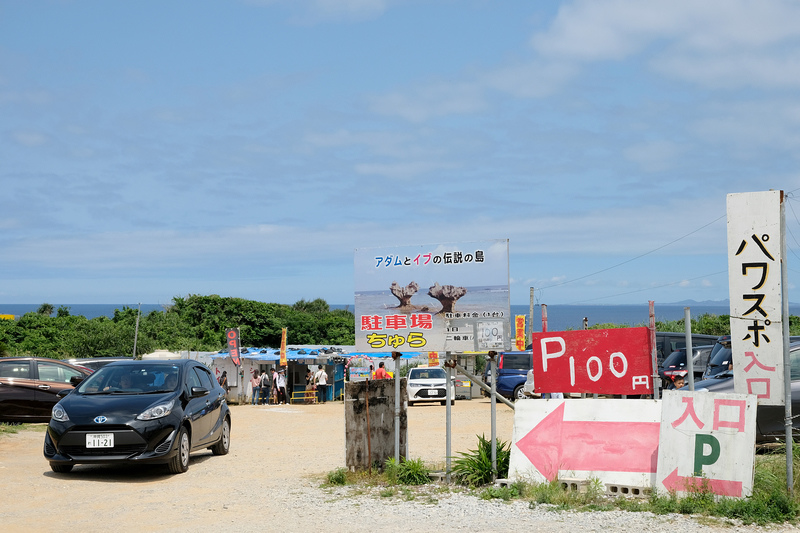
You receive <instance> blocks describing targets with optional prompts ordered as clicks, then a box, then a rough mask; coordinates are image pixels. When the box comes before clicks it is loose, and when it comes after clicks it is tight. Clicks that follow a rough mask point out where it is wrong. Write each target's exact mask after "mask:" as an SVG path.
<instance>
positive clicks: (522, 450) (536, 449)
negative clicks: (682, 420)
mask: <svg viewBox="0 0 800 533" xmlns="http://www.w3.org/2000/svg"><path fill="white" fill-rule="evenodd" d="M660 420H661V403H660V401H658V400H611V399H600V400H578V399H575V400H526V401H518V402H517V403H516V407H515V410H514V434H513V438H512V443H513V445H512V446H511V459H510V463H509V479H511V480H514V481H516V480H532V481H537V482H544V481H552V480H554V479H559V478H564V477H570V478H578V479H587V480H588V479H599V480H600V481H601V482H602V483H605V484H617V485H627V486H634V487H642V488H649V487H652V486H653V482H654V481H655V475H656V458H657V456H658V435H659V422H660Z"/></svg>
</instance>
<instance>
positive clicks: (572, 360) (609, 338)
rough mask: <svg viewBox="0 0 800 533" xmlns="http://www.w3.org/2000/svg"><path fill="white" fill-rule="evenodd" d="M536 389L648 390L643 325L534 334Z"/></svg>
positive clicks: (648, 359) (647, 348)
mask: <svg viewBox="0 0 800 533" xmlns="http://www.w3.org/2000/svg"><path fill="white" fill-rule="evenodd" d="M532 349H533V375H534V376H536V392H564V393H568V392H581V393H590V394H630V395H636V394H651V393H652V392H653V387H652V380H651V376H652V374H653V372H652V367H653V364H652V359H651V357H650V332H649V330H648V329H647V328H618V329H593V330H578V331H555V332H547V333H534V334H533V347H532Z"/></svg>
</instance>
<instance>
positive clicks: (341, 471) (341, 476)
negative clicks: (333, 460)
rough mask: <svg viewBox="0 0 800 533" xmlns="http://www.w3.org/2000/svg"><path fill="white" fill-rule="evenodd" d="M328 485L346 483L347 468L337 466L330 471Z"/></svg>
mask: <svg viewBox="0 0 800 533" xmlns="http://www.w3.org/2000/svg"><path fill="white" fill-rule="evenodd" d="M327 478H328V485H346V484H347V469H346V468H344V467H340V468H337V469H336V470H333V471H332V472H328V476H327Z"/></svg>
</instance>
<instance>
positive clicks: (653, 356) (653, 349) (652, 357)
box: [648, 300, 661, 400]
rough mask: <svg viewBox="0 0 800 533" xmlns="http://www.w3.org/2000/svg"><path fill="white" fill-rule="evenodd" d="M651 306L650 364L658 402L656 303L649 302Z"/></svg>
mask: <svg viewBox="0 0 800 533" xmlns="http://www.w3.org/2000/svg"><path fill="white" fill-rule="evenodd" d="M648 304H649V305H650V363H651V364H652V365H653V376H652V377H653V399H655V400H658V392H659V391H658V388H659V386H660V385H661V379H660V378H659V377H658V356H657V352H656V311H655V303H654V302H653V300H649V301H648Z"/></svg>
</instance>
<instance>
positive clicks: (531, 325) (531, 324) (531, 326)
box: [529, 287, 533, 342]
mask: <svg viewBox="0 0 800 533" xmlns="http://www.w3.org/2000/svg"><path fill="white" fill-rule="evenodd" d="M529 327H530V328H531V337H530V338H531V342H533V287H531V323H530V326H529Z"/></svg>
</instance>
